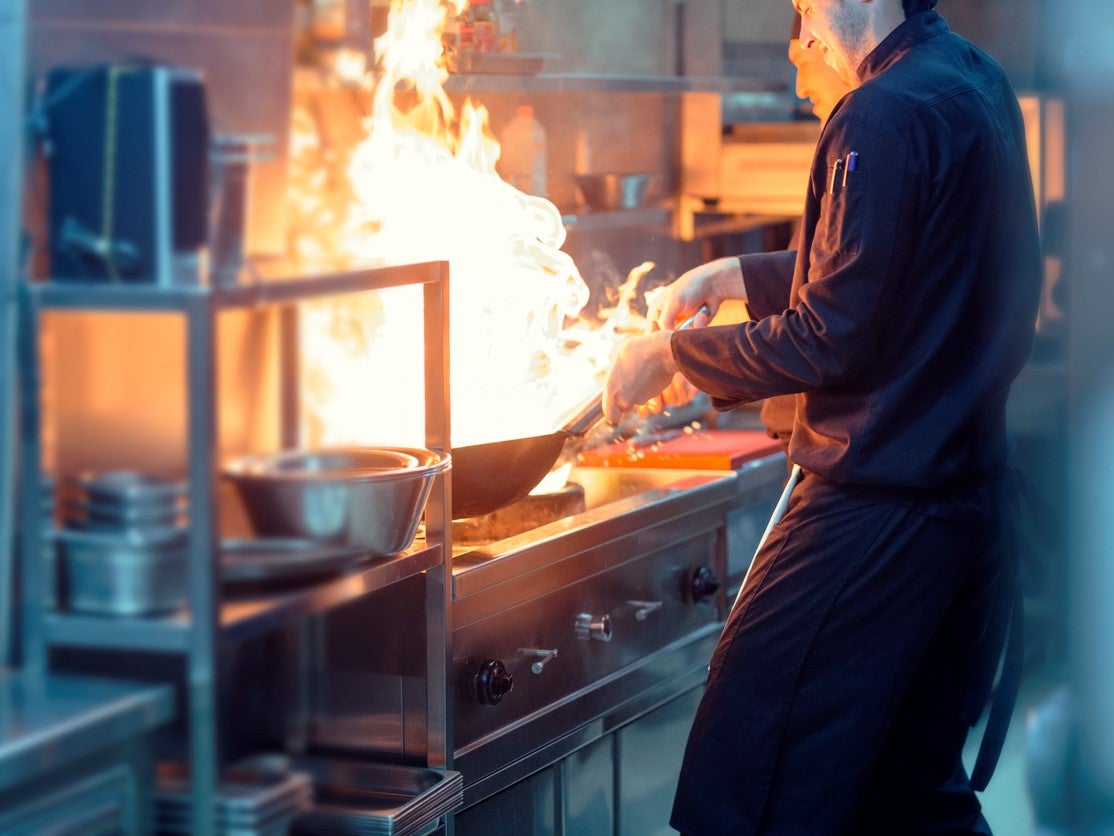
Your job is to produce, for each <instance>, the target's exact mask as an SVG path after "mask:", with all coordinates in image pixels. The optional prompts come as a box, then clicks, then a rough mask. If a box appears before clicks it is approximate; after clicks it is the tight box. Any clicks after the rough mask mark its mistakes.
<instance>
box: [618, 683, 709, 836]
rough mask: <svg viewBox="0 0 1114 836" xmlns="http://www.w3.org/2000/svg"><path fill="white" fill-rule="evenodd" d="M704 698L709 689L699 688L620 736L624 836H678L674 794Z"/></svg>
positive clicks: (626, 728) (621, 830)
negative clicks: (673, 824)
mask: <svg viewBox="0 0 1114 836" xmlns="http://www.w3.org/2000/svg"><path fill="white" fill-rule="evenodd" d="M703 695H704V688H703V686H701V687H699V688H694V689H693V690H691V691H689V692H687V693H685V694H682V695H681V696H679V697H677V698H676V699H673V700H671V701H670V702H667V703H666V704H665V705H663V706H660V707H659V708H656V709H654V710H653V711H651V712H649V713H648V714H646V715H644V716H642V717H640V718H639V719H637V720H635V721H634V722H633V723H629V724H628V725H626V726H624V727H623V728H621V729H619V731H618V732H616V751H617V754H616V758H615V774H616V779H615V785H616V786H617V787H619V799H618V802H619V822H618V827H616V833H618V834H619V836H673V833H674V831H673V828H671V827H670V826H669V815H670V812H671V811H672V809H673V793H674V791H675V790H676V788H677V778H678V776H680V774H681V759H682V757H683V756H684V753H685V742H686V741H687V740H688V733H689V728H690V727H691V726H692V720H693V717H695V716H696V707H697V706H698V705H699V704H700V698H701V697H702V696H703Z"/></svg>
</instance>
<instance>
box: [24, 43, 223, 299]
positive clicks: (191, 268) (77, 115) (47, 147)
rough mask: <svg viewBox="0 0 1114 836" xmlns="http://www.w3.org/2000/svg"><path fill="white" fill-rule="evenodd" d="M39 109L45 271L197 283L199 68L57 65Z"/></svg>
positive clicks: (201, 167)
mask: <svg viewBox="0 0 1114 836" xmlns="http://www.w3.org/2000/svg"><path fill="white" fill-rule="evenodd" d="M41 111H42V116H43V118H44V119H45V131H46V142H45V144H44V151H45V154H46V157H47V162H48V168H49V178H50V187H49V208H48V217H49V246H50V253H51V262H52V263H51V275H52V277H53V278H54V279H56V280H59V281H99V282H139V283H153V284H158V285H164V286H165V285H173V284H191V283H196V282H197V280H198V277H199V275H200V260H199V256H200V252H201V248H202V246H203V245H204V243H205V240H206V211H207V195H208V185H207V183H208V155H209V124H208V116H207V113H206V104H205V88H204V85H203V82H202V78H201V74H200V73H199V72H198V71H196V70H191V69H184V68H178V67H168V66H160V65H125V64H107V65H98V66H94V67H86V68H69V67H56V68H54V69H52V70H51V71H49V72H48V73H47V77H46V84H45V90H44V92H43V99H42V101H41Z"/></svg>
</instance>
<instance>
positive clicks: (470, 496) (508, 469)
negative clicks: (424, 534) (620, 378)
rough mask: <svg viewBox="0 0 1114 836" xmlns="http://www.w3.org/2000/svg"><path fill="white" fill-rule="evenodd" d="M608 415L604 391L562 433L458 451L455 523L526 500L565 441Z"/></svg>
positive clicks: (455, 460) (454, 473) (454, 472)
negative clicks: (604, 405) (604, 403)
mask: <svg viewBox="0 0 1114 836" xmlns="http://www.w3.org/2000/svg"><path fill="white" fill-rule="evenodd" d="M602 417H603V392H599V393H598V394H596V395H595V396H593V397H592V399H591V400H590V401H588V403H586V404H585V405H584V406H583V407H582V408H581V409H579V410H578V411H577V413H576V414H575V415H574V416H573V417H572V418H571V419H570V420H569V421H568V422H566V423H565V425H564V426H563V427H561V429H559V430H557V432H553V433H549V434H547V435H535V436H532V437H530V438H514V439H510V440H509V441H492V442H489V443H487V444H472V445H468V446H466V447H454V448H453V468H452V479H453V511H452V514H453V519H454V520H458V519H462V518H464V517H478V516H480V515H481V514H490V513H491V512H492V511H495V510H497V509H499V508H502V507H504V506H506V505H510V504H511V503H512V502H517V501H518V500H520V499H522V498H523V497H524V496H526V495H527V494H528V493H530V491H531V490H533V488H534V486H535V485H536V484H538V482H540V481H541V480H542V479H543V478H544V477H545V474H547V473H549V471H550V470H551V469H552V468H553V465H554V463H556V461H557V459H558V457H559V456H560V455H561V450H562V449H563V448H564V446H565V442H566V441H568V440H569V439H570V438H582V437H583V436H584V435H585V434H586V433H587V432H588V430H590V429H592V427H594V426H595V425H596V424H597V423H599V420H600V418H602Z"/></svg>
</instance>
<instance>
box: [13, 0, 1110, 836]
mask: <svg viewBox="0 0 1114 836" xmlns="http://www.w3.org/2000/svg"><path fill="white" fill-rule="evenodd" d="M464 5H465V4H464V3H463V2H461V3H459V4H458V7H454V8H453V9H452V10H451V12H450V13H449V14H447V15H446V9H447V8H448V6H449V4H444V5H442V4H438V3H435V2H420V0H413V2H408V3H399V4H398V5H397V6H396V7H395V8H393V9H392V8H390V7H389V6H388V4H386V3H380V2H370V3H369V2H338V1H337V0H313V1H312V2H309V0H300V2H292V0H252V1H251V2H237V3H234V4H230V3H217V2H211V0H193V1H192V2H173V3H161V4H155V3H146V2H140V0H106V2H98V3H96V4H93V3H88V2H80V0H27V1H26V2H24V1H23V0H6V2H5V3H4V5H3V6H2V7H0V47H3V48H2V49H0V64H2V71H0V85H2V89H0V110H2V112H0V267H2V272H0V287H2V288H3V309H2V311H3V317H2V319H0V322H2V328H0V391H2V395H0V397H2V403H3V408H2V409H0V431H2V432H0V445H2V454H0V463H2V467H0V583H2V585H0V668H2V669H3V672H2V673H0V832H5V833H7V832H28V833H35V832H43V831H46V830H51V829H52V828H55V829H56V831H57V832H66V833H71V832H72V833H90V832H119V831H123V832H128V833H132V832H148V831H149V830H151V829H157V830H159V831H162V832H190V833H214V832H233V831H235V832H253V833H254V832H258V833H264V832H268V833H269V832H285V830H286V829H289V830H290V832H306V833H309V832H315V833H316V832H377V833H379V832H381V833H411V832H446V833H453V832H457V833H479V832H506V833H510V832H513V833H538V834H549V833H569V834H580V833H630V834H634V833H638V834H645V833H655V832H669V831H668V828H667V827H666V825H665V822H666V821H667V818H668V807H669V803H670V800H671V796H672V785H673V782H674V780H675V776H676V770H677V768H678V766H679V761H680V755H681V747H682V746H683V742H684V738H685V735H686V733H687V728H688V723H689V722H690V720H691V716H692V712H693V711H694V708H695V704H696V701H697V700H698V699H699V695H700V691H701V687H702V681H703V676H704V671H705V667H706V664H707V659H708V656H709V655H710V650H711V647H712V645H713V644H714V642H715V638H716V636H717V635H718V628H719V626H720V625H721V624H722V619H723V617H724V615H725V612H726V606H727V602H729V601H730V600H731V599H732V596H733V595H734V592H735V591H736V590H737V588H738V586H739V584H740V583H741V581H742V576H743V574H744V573H745V570H746V566H747V564H748V562H749V559H750V556H751V555H752V554H753V551H754V548H755V546H756V545H757V543H758V540H759V538H760V536H761V534H762V530H763V527H764V525H765V522H766V519H767V517H768V516H769V513H770V511H771V509H772V507H773V505H774V502H775V501H776V498H777V496H778V494H779V492H780V488H781V484H782V481H783V480H784V476H785V462H784V458H783V456H782V455H781V452H780V447H779V446H778V445H777V444H776V442H773V441H772V440H771V439H769V438H767V437H766V436H765V434H764V433H763V432H762V429H761V425H760V423H759V422H758V420H757V411H756V410H754V409H745V410H740V411H739V412H737V413H733V414H730V415H725V416H716V415H713V414H711V413H710V412H709V410H708V405H707V402H706V400H701V399H699V398H698V399H697V401H695V402H694V403H693V404H692V405H690V406H688V407H685V408H682V409H678V410H675V411H674V412H673V414H671V415H666V416H663V417H657V418H654V419H650V420H647V421H642V422H638V421H630V422H628V423H627V424H626V425H624V426H621V427H618V428H606V427H602V428H601V427H593V426H591V421H590V417H589V420H588V421H584V420H580V421H579V423H578V420H577V419H583V418H584V417H585V416H591V414H592V413H591V407H592V396H593V394H594V393H595V392H597V391H598V387H599V385H600V384H601V382H602V376H601V375H602V374H603V372H604V371H605V369H606V365H607V359H608V356H609V352H610V351H611V349H612V348H613V347H614V346H615V345H616V344H617V341H618V340H620V339H621V338H622V337H623V335H624V334H627V333H631V332H635V331H638V330H639V329H641V328H642V327H644V325H645V323H644V321H643V320H642V315H643V314H644V312H645V296H646V294H647V293H652V292H653V289H654V288H655V287H657V286H660V285H662V284H665V283H667V282H668V281H670V280H672V279H673V278H676V277H677V276H678V275H679V274H680V273H681V272H683V271H684V270H685V269H686V268H687V267H689V266H692V265H693V264H696V263H698V262H700V261H703V260H706V259H708V258H712V257H717V256H719V255H724V254H728V253H736V252H743V251H753V250H760V249H774V248H782V247H785V246H786V245H788V243H789V242H790V240H791V236H792V234H793V229H794V223H795V218H796V215H797V213H798V212H799V208H800V205H801V203H802V198H803V189H802V185H801V184H802V183H803V182H804V178H805V172H806V171H807V165H808V162H809V158H810V154H811V149H812V146H813V144H814V143H815V140H816V137H817V135H818V132H819V124H818V123H817V122H816V121H815V120H814V119H813V118H811V117H810V115H809V113H810V111H809V109H808V107H807V103H804V102H801V101H800V100H798V99H797V98H796V96H795V95H794V92H793V91H794V87H793V70H792V67H791V65H790V64H789V62H788V60H787V58H786V54H785V48H786V40H787V37H788V32H789V23H790V18H791V10H790V9H789V7H788V4H785V3H783V2H780V0H746V1H745V2H742V0H740V2H716V1H715V0H609V2H607V3H606V4H603V3H590V2H585V0H522V2H518V3H514V2H504V1H503V0H493V2H490V3H480V2H476V0H473V2H472V4H471V7H470V8H459V7H463V6H464ZM940 11H941V12H942V13H943V14H944V16H945V17H946V18H947V19H948V20H949V22H950V23H951V25H952V26H953V28H955V29H956V30H958V31H959V32H961V33H962V34H964V35H966V36H967V37H969V38H971V39H972V40H974V41H975V42H976V43H978V44H979V45H981V46H983V47H984V48H985V49H987V50H988V51H989V52H990V53H991V54H992V55H994V56H995V57H996V58H997V59H998V60H999V61H1000V62H1001V63H1002V64H1003V65H1004V66H1005V67H1006V69H1007V71H1008V72H1009V73H1010V75H1011V78H1012V79H1013V81H1014V85H1015V87H1016V88H1017V89H1018V91H1019V94H1020V97H1021V100H1022V106H1023V111H1024V113H1025V116H1026V125H1027V135H1028V140H1029V147H1030V156H1031V161H1032V168H1033V172H1034V175H1035V187H1036V188H1037V192H1038V195H1037V196H1038V204H1039V205H1040V207H1041V210H1042V211H1041V224H1042V237H1043V244H1044V252H1045V268H1046V286H1045V294H1044V298H1043V299H1042V305H1041V312H1040V317H1039V319H1038V322H1037V323H1035V327H1036V328H1037V341H1036V346H1035V349H1034V353H1033V357H1032V358H1031V361H1030V363H1029V364H1028V365H1027V367H1026V369H1025V370H1024V371H1023V373H1022V375H1021V377H1020V378H1019V380H1018V382H1017V383H1016V384H1015V387H1014V391H1013V395H1012V396H1011V402H1010V415H1009V417H1010V422H1011V429H1012V431H1013V434H1014V440H1015V444H1016V459H1017V462H1018V464H1019V465H1020V466H1021V467H1022V468H1023V469H1024V470H1025V471H1026V473H1027V474H1028V475H1029V476H1030V477H1031V478H1032V479H1033V481H1034V482H1035V483H1036V484H1037V486H1038V487H1039V488H1040V490H1041V492H1042V493H1043V495H1044V496H1045V498H1046V499H1047V500H1048V503H1049V511H1048V514H1047V519H1046V520H1043V522H1045V523H1047V524H1048V526H1049V527H1051V529H1052V536H1051V537H1050V538H1048V539H1046V541H1045V542H1044V548H1043V552H1044V556H1045V581H1044V584H1043V586H1042V588H1041V590H1040V592H1039V593H1037V594H1036V595H1034V597H1033V599H1032V600H1031V601H1030V602H1029V604H1030V606H1029V613H1030V614H1029V616H1028V617H1027V621H1026V628H1027V639H1028V657H1027V664H1028V668H1027V670H1028V672H1029V679H1030V682H1031V683H1035V684H1034V685H1033V691H1034V693H1036V694H1037V695H1038V697H1039V698H1040V699H1042V700H1043V699H1044V698H1045V697H1048V698H1049V701H1048V702H1047V703H1035V704H1034V707H1035V708H1041V707H1043V708H1044V709H1045V711H1046V712H1047V711H1053V717H1054V719H1058V720H1060V721H1062V722H1061V723H1060V725H1059V726H1057V725H1056V723H1055V722H1053V723H1052V724H1051V726H1049V725H1048V724H1047V723H1046V725H1045V726H1044V727H1043V729H1044V733H1045V734H1046V735H1047V734H1048V731H1047V730H1048V728H1050V727H1051V728H1053V729H1056V728H1059V729H1061V731H1060V733H1059V734H1056V735H1052V738H1051V739H1052V743H1051V744H1048V743H1046V745H1045V748H1044V749H1041V750H1035V754H1034V756H1033V763H1034V764H1035V765H1036V767H1037V768H1034V769H1033V775H1034V778H1033V784H1032V786H1029V787H1027V788H1026V789H1027V791H1028V792H1029V794H1030V797H1029V803H1030V804H1031V805H1032V806H1033V808H1034V809H1035V812H1036V814H1037V817H1038V818H1039V817H1040V816H1041V815H1046V816H1053V817H1055V816H1056V815H1059V814H1062V811H1060V813H1057V811H1056V808H1057V803H1056V802H1050V801H1048V799H1059V806H1060V807H1063V806H1064V805H1065V804H1067V802H1065V801H1064V799H1069V798H1070V799H1073V802H1072V804H1070V805H1068V807H1070V809H1071V814H1072V815H1074V816H1075V817H1076V820H1075V823H1074V825H1075V827H1076V828H1077V830H1076V831H1073V832H1097V831H1098V830H1100V829H1101V828H1102V827H1103V826H1109V825H1110V824H1111V815H1112V814H1111V812H1110V810H1111V807H1112V805H1114V755H1112V753H1114V739H1112V738H1114V710H1112V706H1114V695H1112V694H1111V693H1110V689H1111V688H1112V687H1114V686H1112V685H1111V682H1110V678H1109V676H1108V674H1106V671H1107V670H1108V663H1107V661H1106V660H1107V659H1108V658H1109V655H1110V636H1111V635H1114V629H1112V628H1114V625H1112V624H1111V623H1110V622H1111V618H1112V616H1111V614H1110V613H1111V612H1112V611H1114V608H1111V607H1110V606H1109V604H1110V602H1111V600H1112V595H1111V592H1112V591H1114V590H1112V587H1114V571H1112V570H1111V566H1110V560H1111V557H1112V556H1114V536H1112V532H1111V520H1112V519H1114V515H1112V514H1111V513H1110V510H1111V504H1112V503H1111V491H1110V487H1109V483H1108V479H1107V471H1108V468H1106V467H1104V464H1105V463H1108V462H1110V461H1111V460H1114V451H1112V450H1111V441H1110V433H1109V431H1108V429H1107V428H1108V427H1109V426H1111V419H1112V418H1114V416H1112V415H1111V411H1112V406H1111V405H1112V404H1114V397H1112V395H1114V393H1112V392H1111V391H1110V390H1111V385H1112V377H1114V376H1112V375H1111V374H1110V370H1109V364H1108V360H1106V359H1105V358H1106V357H1107V356H1108V355H1109V347H1110V346H1109V336H1108V334H1107V333H1106V327H1107V326H1106V323H1107V322H1109V321H1110V316H1111V314H1114V311H1112V310H1111V307H1112V305H1114V294H1111V293H1110V291H1109V282H1110V271H1111V266H1110V265H1111V264H1112V263H1114V260H1112V258H1111V253H1110V241H1109V234H1108V232H1107V229H1106V227H1107V226H1108V224H1107V223H1106V218H1108V217H1109V203H1110V202H1109V194H1110V188H1111V186H1112V185H1114V184H1112V183H1111V167H1110V165H1109V163H1108V160H1107V154H1106V151H1105V145H1104V143H1105V141H1106V140H1105V137H1107V136H1109V135H1110V133H1109V132H1110V130H1111V128H1112V127H1114V124H1112V123H1114V101H1112V99H1114V67H1112V66H1111V65H1110V62H1109V59H1108V57H1104V56H1108V55H1109V49H1108V46H1107V45H1108V44H1109V43H1110V40H1111V36H1112V35H1114V11H1111V10H1110V9H1109V8H1108V7H1106V6H1104V5H1103V4H1100V3H1098V2H1097V0H1096V1H1094V2H1088V0H1068V2H1066V3H1054V2H1052V0H1025V2H1006V0H991V1H990V2H983V3H969V2H959V0H942V2H941V3H940ZM458 12H459V13H460V14H459V16H458V14H457V13H458ZM523 126H526V127H525V129H524V128H523ZM501 143H502V144H501ZM539 161H541V163H542V164H541V166H540V170H539ZM512 183H513V184H514V186H517V187H518V188H515V187H512V185H511V184H512ZM1069 288H1070V292H1069ZM732 313H734V314H735V315H740V314H739V312H731V311H728V312H727V314H728V315H732ZM1104 349H1105V351H1104ZM586 425H587V432H583V430H585V426H586ZM570 428H571V429H570ZM523 439H527V440H531V441H533V442H537V443H533V444H523V443H522V440H523ZM282 451H286V452H285V453H284V452H282ZM322 451H324V452H322ZM326 453H327V455H326ZM551 469H552V470H553V471H554V475H553V476H549V477H548V478H547V481H546V484H545V486H544V487H543V488H541V489H540V490H538V491H537V492H534V493H530V494H527V492H529V491H530V490H531V489H532V488H534V487H535V483H537V482H538V481H539V480H540V479H541V477H542V476H546V475H547V472H548V471H550V470H551ZM330 480H331V481H330ZM349 502H351V503H363V504H359V505H355V506H349V505H347V504H346V503H349ZM352 507H356V508H358V509H359V510H358V511H357V512H356V513H349V511H350V510H351V508H352ZM1038 685H1039V687H1037V686H1038ZM1049 705H1051V706H1052V708H1051V709H1050V708H1049V707H1048V706H1049ZM1064 706H1068V708H1064ZM1058 710H1059V711H1060V713H1059V714H1055V711H1058ZM1068 741H1075V742H1077V743H1078V745H1077V746H1069V745H1068ZM1042 799H1043V806H1042ZM1042 811H1043V812H1042ZM1044 823H1045V824H1047V825H1048V826H1053V825H1055V824H1057V822H1054V821H1051V820H1049V821H1046V822H1044ZM344 828H348V830H344ZM52 832H53V831H52Z"/></svg>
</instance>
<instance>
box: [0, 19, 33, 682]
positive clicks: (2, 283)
mask: <svg viewBox="0 0 1114 836" xmlns="http://www.w3.org/2000/svg"><path fill="white" fill-rule="evenodd" d="M26 31H27V6H26V3H25V2H24V0H5V2H4V3H3V4H0V669H3V668H5V667H7V666H8V665H10V664H11V663H12V659H13V647H12V623H13V619H14V613H13V612H12V604H13V600H14V596H13V595H12V586H13V584H14V582H15V578H14V575H13V569H14V566H13V560H12V554H13V547H14V538H15V528H14V516H15V466H16V461H17V457H16V455H15V450H16V443H15V409H16V407H15V404H16V386H15V377H16V359H15V358H16V316H17V310H18V305H17V299H16V289H17V286H18V282H19V272H20V261H21V259H20V207H21V206H22V190H21V181H22V177H23V124H24V102H23V88H24V43H25V41H26Z"/></svg>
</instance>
